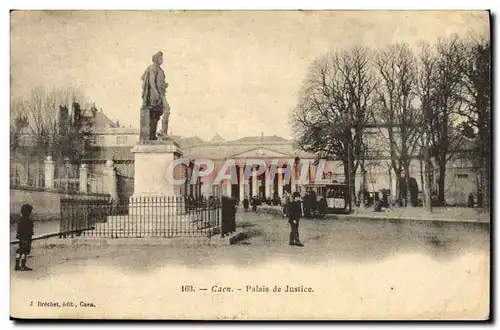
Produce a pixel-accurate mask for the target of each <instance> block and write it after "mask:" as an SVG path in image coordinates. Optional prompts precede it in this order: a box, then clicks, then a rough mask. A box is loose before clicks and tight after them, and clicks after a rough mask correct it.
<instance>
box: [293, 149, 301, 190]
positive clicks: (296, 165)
mask: <svg viewBox="0 0 500 330" xmlns="http://www.w3.org/2000/svg"><path fill="white" fill-rule="evenodd" d="M294 161H295V167H294V171H293V175H294V176H295V180H294V184H295V191H298V192H300V191H299V183H298V180H299V178H298V175H297V174H298V173H299V171H298V169H299V165H300V158H299V156H297V157H295V160H294Z"/></svg>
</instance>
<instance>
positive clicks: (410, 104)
mask: <svg viewBox="0 0 500 330" xmlns="http://www.w3.org/2000/svg"><path fill="white" fill-rule="evenodd" d="M375 67H376V70H377V72H378V83H377V85H376V88H375V91H376V92H375V95H376V106H375V107H374V109H373V110H374V111H373V116H374V120H375V122H376V123H377V127H378V128H379V130H380V137H381V140H382V142H383V143H382V146H381V147H382V148H384V147H385V149H386V150H387V151H388V153H389V155H390V164H391V167H392V169H393V170H394V173H395V174H396V178H397V179H396V196H398V198H400V197H401V193H402V191H401V188H402V187H401V184H400V180H401V178H403V175H404V181H405V183H406V184H405V187H406V196H405V198H406V200H407V202H408V203H407V205H408V206H409V205H410V200H411V198H410V163H411V160H412V159H413V157H414V156H415V154H416V153H417V152H418V143H417V142H418V140H419V139H420V136H421V132H422V130H421V125H420V124H421V122H420V121H421V109H420V108H419V107H417V106H415V100H416V98H417V94H416V78H417V76H416V72H417V71H416V70H417V68H416V59H415V56H414V54H413V52H412V51H411V49H410V47H409V46H408V45H407V44H397V45H391V46H389V47H388V48H386V49H385V50H382V51H380V52H379V53H378V54H377V56H376V58H375Z"/></svg>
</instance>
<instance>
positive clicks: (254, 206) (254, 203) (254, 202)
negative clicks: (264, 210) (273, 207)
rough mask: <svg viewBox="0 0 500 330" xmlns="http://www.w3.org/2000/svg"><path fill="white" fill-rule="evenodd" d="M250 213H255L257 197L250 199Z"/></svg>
mask: <svg viewBox="0 0 500 330" xmlns="http://www.w3.org/2000/svg"><path fill="white" fill-rule="evenodd" d="M252 211H253V212H257V196H253V197H252Z"/></svg>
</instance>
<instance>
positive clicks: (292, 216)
mask: <svg viewBox="0 0 500 330" xmlns="http://www.w3.org/2000/svg"><path fill="white" fill-rule="evenodd" d="M287 211H288V223H289V224H290V240H289V243H288V244H289V245H294V246H304V245H303V244H302V243H301V242H300V239H299V221H300V217H301V216H302V208H301V201H300V194H299V193H298V192H297V191H296V192H294V193H293V200H292V201H291V202H290V203H289V204H288V209H287Z"/></svg>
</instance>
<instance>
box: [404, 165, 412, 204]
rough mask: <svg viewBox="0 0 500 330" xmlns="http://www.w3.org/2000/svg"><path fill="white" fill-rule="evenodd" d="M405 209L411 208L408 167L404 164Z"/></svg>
mask: <svg viewBox="0 0 500 330" xmlns="http://www.w3.org/2000/svg"><path fill="white" fill-rule="evenodd" d="M404 171H405V186H406V196H405V198H406V205H405V206H406V207H411V206H412V205H411V189H410V165H409V164H405V169H404Z"/></svg>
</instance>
